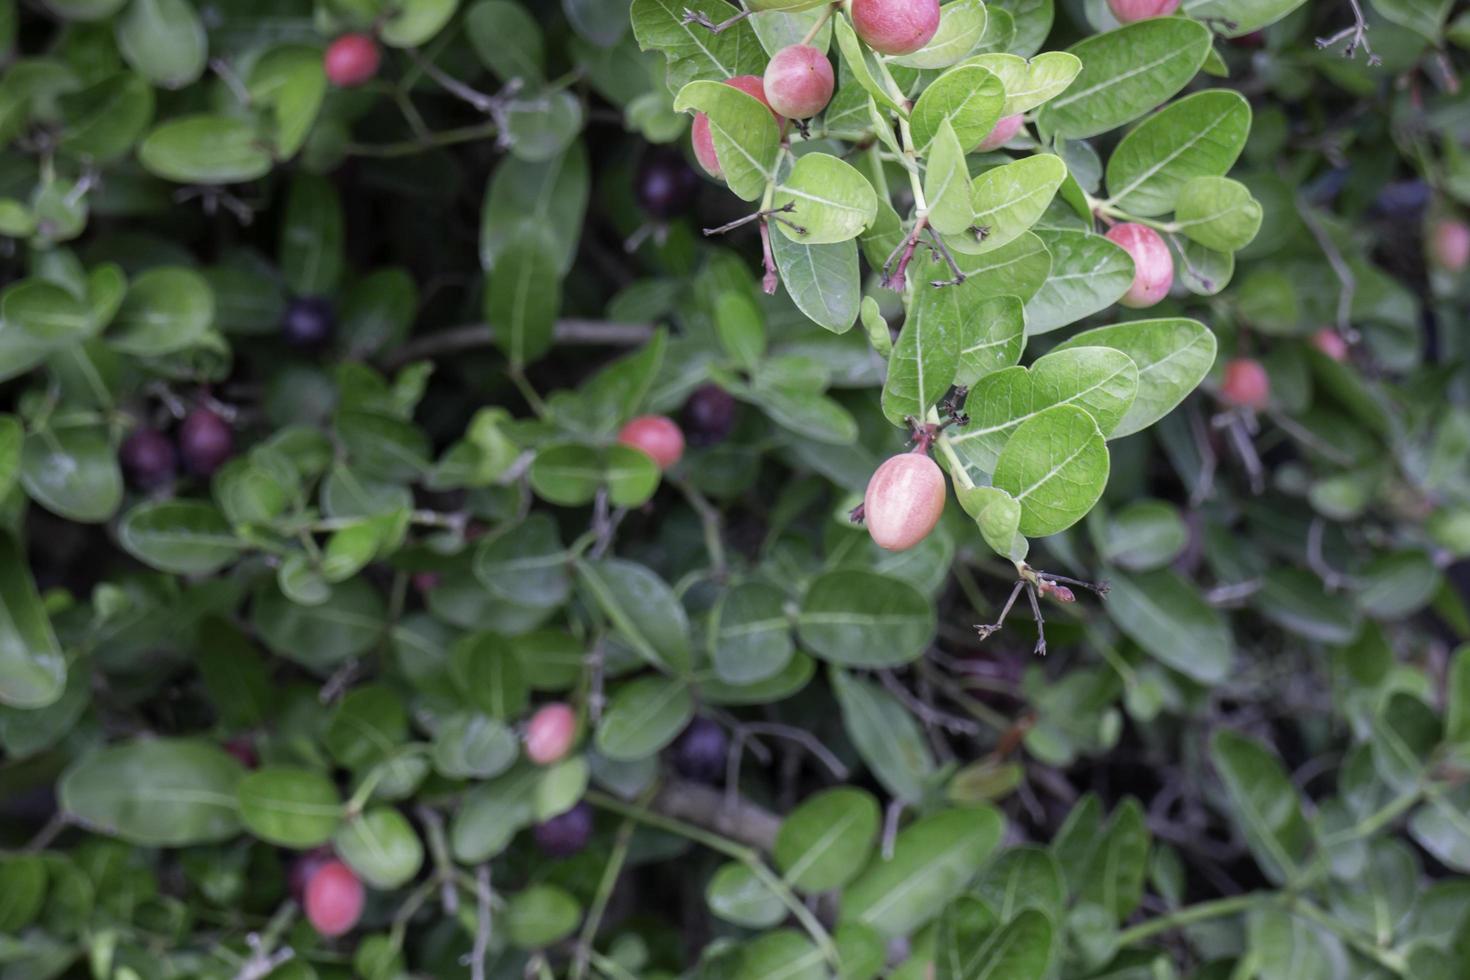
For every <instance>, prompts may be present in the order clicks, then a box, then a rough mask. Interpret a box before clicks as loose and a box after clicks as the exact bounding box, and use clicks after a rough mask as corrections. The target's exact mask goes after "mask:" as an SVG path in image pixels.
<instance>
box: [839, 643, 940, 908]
mask: <svg viewBox="0 0 1470 980" xmlns="http://www.w3.org/2000/svg"><path fill="white" fill-rule="evenodd" d="M831 679H832V691H833V693H834V694H836V696H837V704H838V706H839V707H840V708H841V709H842V727H843V728H844V729H845V730H846V731H847V737H848V738H850V739H852V743H853V746H854V747H855V748H856V749H857V750H858V755H860V756H862V759H863V761H864V762H865V763H867V766H868V768H869V769H870V770H872V772H873V775H874V776H875V777H876V778H877V780H878V782H880V783H882V784H883V787H884V788H885V789H887V790H888V791H889V792H890V793H892V794H893V795H894V796H896V797H898V798H900V799H902V800H906V801H908V802H910V803H914V802H917V801H918V800H920V799H922V798H923V796H924V790H925V787H926V784H927V782H928V780H929V778H930V776H932V775H933V773H934V768H935V766H934V758H933V756H931V755H930V754H929V746H928V743H926V742H925V741H924V734H923V732H921V731H920V730H919V725H918V723H917V722H916V721H914V717H913V715H911V714H910V713H909V711H908V709H906V708H905V707H904V706H903V705H902V704H901V703H899V701H898V700H897V699H895V698H894V697H893V695H891V694H889V693H888V692H887V691H885V690H883V689H882V688H880V687H878V686H876V685H874V684H871V683H869V682H868V681H864V680H859V679H858V678H856V677H854V676H852V675H851V674H849V673H847V672H846V671H844V670H839V669H837V668H835V667H834V668H832V671H831ZM874 924H875V925H876V924H877V923H874ZM880 928H881V927H880Z"/></svg>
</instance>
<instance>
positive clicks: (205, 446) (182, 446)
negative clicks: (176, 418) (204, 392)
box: [179, 408, 235, 476]
mask: <svg viewBox="0 0 1470 980" xmlns="http://www.w3.org/2000/svg"><path fill="white" fill-rule="evenodd" d="M234 454H235V434H234V433H233V432H231V431H230V424H229V423H228V422H226V421H225V420H224V419H222V418H220V417H219V416H218V415H216V414H215V413H214V412H211V411H210V410H209V409H207V408H196V409H194V411H192V412H190V413H189V415H188V417H187V418H185V419H184V424H183V425H181V426H179V455H180V456H182V457H183V458H184V467H185V468H186V469H187V470H188V471H189V472H190V473H193V474H195V475H196V476H210V475H212V474H213V473H214V471H215V470H217V469H219V468H220V467H221V466H223V465H224V463H225V460H227V459H229V458H230V457H231V456H233V455H234Z"/></svg>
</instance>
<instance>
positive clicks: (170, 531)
mask: <svg viewBox="0 0 1470 980" xmlns="http://www.w3.org/2000/svg"><path fill="white" fill-rule="evenodd" d="M117 538H118V543H119V544H121V545H122V546H123V548H125V549H126V550H127V552H128V553H129V554H130V555H132V556H133V557H134V558H136V559H138V560H139V561H141V562H143V563H145V564H147V565H151V566H153V567H154V568H157V569H159V570H160V571H164V572H172V573H173V574H175V575H203V574H208V573H210V572H215V571H218V570H219V569H221V568H223V567H224V566H225V565H228V564H229V563H231V562H233V561H235V560H236V559H238V558H239V557H240V556H241V555H242V554H243V553H244V552H245V551H246V550H247V549H248V548H249V547H250V545H249V543H248V542H246V541H243V540H241V539H240V538H237V537H235V535H234V534H233V533H232V532H231V530H230V526H229V524H228V523H226V522H225V520H224V518H223V517H221V516H220V514H219V511H217V510H215V509H214V508H213V507H212V506H210V505H209V504H207V503H205V502H203V501H200V500H166V501H157V502H155V503H146V504H140V505H139V506H137V507H134V508H133V509H132V510H130V511H128V513H127V514H125V515H124V516H123V519H122V521H121V522H120V523H119V524H118V528H117Z"/></svg>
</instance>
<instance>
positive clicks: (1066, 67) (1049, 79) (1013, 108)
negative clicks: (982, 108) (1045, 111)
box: [965, 51, 1082, 116]
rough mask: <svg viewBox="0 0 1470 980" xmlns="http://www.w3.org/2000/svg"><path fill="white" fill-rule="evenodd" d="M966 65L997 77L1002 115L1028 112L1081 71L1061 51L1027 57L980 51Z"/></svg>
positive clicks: (1075, 59) (1074, 58)
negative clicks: (1002, 98)
mask: <svg viewBox="0 0 1470 980" xmlns="http://www.w3.org/2000/svg"><path fill="white" fill-rule="evenodd" d="M965 64H967V65H979V66H980V67H981V68H984V69H985V70H987V71H989V72H990V73H991V74H993V75H994V76H995V77H997V78H999V79H1000V81H1001V84H1002V86H1004V88H1005V96H1006V98H1005V105H1003V106H1002V107H1001V110H1000V114H1001V115H1002V116H1014V115H1015V114H1016V113H1018V112H1030V111H1031V110H1032V109H1035V108H1036V107H1037V106H1039V105H1043V104H1045V103H1047V102H1049V101H1051V100H1052V99H1053V98H1055V97H1056V96H1058V95H1060V94H1061V93H1062V92H1065V91H1066V90H1067V87H1068V86H1069V85H1071V84H1072V80H1073V79H1075V78H1076V77H1077V74H1078V72H1080V71H1082V62H1081V60H1079V59H1078V57H1077V56H1076V55H1074V54H1068V53H1067V52H1065V51H1047V52H1046V53H1044V54H1039V55H1036V56H1035V57H1034V58H1031V59H1030V60H1027V59H1026V58H1022V57H1021V56H1020V55H1015V54H1009V53H995V54H982V55H978V56H976V57H974V58H971V59H970V60H969V61H967V62H965Z"/></svg>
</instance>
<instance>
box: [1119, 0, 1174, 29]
mask: <svg viewBox="0 0 1470 980" xmlns="http://www.w3.org/2000/svg"><path fill="white" fill-rule="evenodd" d="M1108 9H1109V10H1111V11H1112V12H1113V16H1114V17H1116V18H1118V22H1119V23H1121V24H1131V23H1133V22H1134V21H1136V20H1148V19H1149V18H1151V17H1167V16H1169V15H1170V14H1172V13H1173V12H1174V11H1176V10H1178V9H1179V0H1108Z"/></svg>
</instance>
